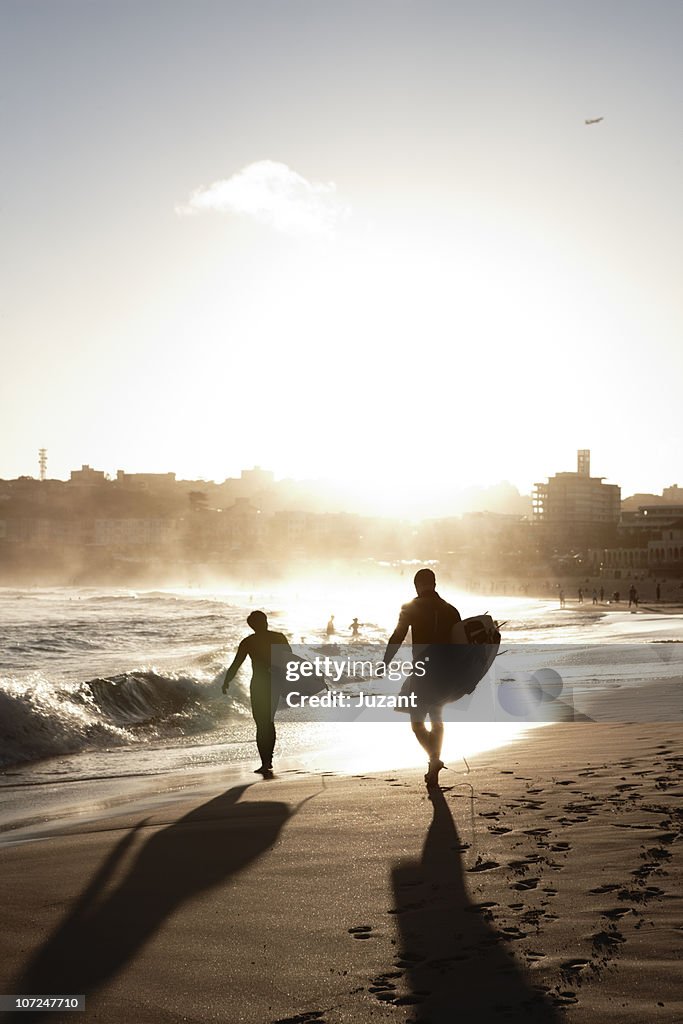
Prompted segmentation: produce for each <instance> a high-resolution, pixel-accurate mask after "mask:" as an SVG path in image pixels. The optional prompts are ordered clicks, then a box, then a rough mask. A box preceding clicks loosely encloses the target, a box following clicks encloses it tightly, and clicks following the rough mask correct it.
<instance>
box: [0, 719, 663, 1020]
mask: <svg viewBox="0 0 683 1024" xmlns="http://www.w3.org/2000/svg"><path fill="white" fill-rule="evenodd" d="M682 737H683V727H682V726H676V725H667V724H656V725H607V724H600V725H598V724H588V725H587V724H582V723H572V724H562V725H553V726H550V727H547V728H543V729H537V730H534V731H533V732H532V733H530V734H529V735H528V736H527V737H526V738H525V739H523V740H521V741H519V742H518V743H516V744H515V745H514V746H510V747H503V748H500V749H498V750H496V751H493V752H491V751H489V752H487V753H483V754H480V755H477V756H476V757H474V758H472V760H471V767H472V770H471V772H470V774H469V775H466V774H465V773H464V769H463V766H462V763H460V764H456V763H454V764H453V766H452V768H451V770H449V771H448V772H444V773H443V775H442V782H443V790H441V791H439V792H438V793H436V794H434V796H433V797H432V798H431V799H430V798H429V797H428V795H427V793H426V791H425V788H424V785H423V783H422V778H421V772H420V771H418V770H416V769H415V770H408V769H406V770H402V771H400V772H389V771H386V772H381V773H377V774H374V775H365V776H351V777H349V776H344V775H335V774H331V773H326V774H312V773H309V772H306V771H301V770H292V771H290V772H285V773H283V774H282V775H279V776H277V777H276V778H275V779H273V780H272V781H261V780H258V781H257V782H256V783H254V782H253V778H254V776H250V777H247V776H244V775H242V776H240V775H239V774H237V773H233V774H232V775H230V776H228V775H227V774H226V773H223V772H220V771H217V770H212V771H202V772H195V773H186V774H184V775H178V774H170V775H166V776H163V777H156V778H151V779H149V780H147V783H146V788H145V785H143V784H142V783H141V781H140V780H136V783H135V788H134V789H132V788H131V789H130V790H128V791H127V790H126V786H127V782H126V780H120V791H119V793H118V794H117V796H116V798H112V799H110V800H109V802H108V804H107V806H103V805H101V804H100V805H99V806H93V805H92V801H91V802H90V803H89V802H88V800H87V799H84V801H83V803H82V806H75V807H74V808H73V809H72V813H71V814H69V815H63V816H61V817H60V818H59V820H55V821H52V822H50V821H48V822H43V823H42V825H41V826H40V830H38V828H37V827H36V825H35V823H31V824H27V825H26V827H25V828H24V830H23V831H6V832H4V833H3V834H2V835H1V836H0V839H2V843H1V844H0V888H1V891H2V903H3V908H4V914H3V917H4V924H5V927H4V929H3V931H2V936H1V938H0V954H1V955H0V963H1V964H2V967H1V968H0V970H1V972H2V982H1V984H0V991H2V992H5V993H27V994H39V993H40V994H48V993H60V994H64V993H85V994H86V1011H85V1014H84V1015H83V1016H77V1017H76V1019H77V1020H78V1019H81V1020H83V1019H84V1020H93V1021H103V1022H112V1024H114V1022H116V1024H119V1022H121V1024H124V1022H125V1024H129V1022H141V1024H142V1022H162V1021H164V1022H166V1021H197V1022H198V1021H221V1022H228V1024H233V1022H235V1024H237V1022H245V1024H270V1022H279V1024H281V1022H285V1021H286V1022H288V1024H315V1022H317V1024H324V1022H327V1024H342V1022H348V1024H351V1022H354V1024H365V1022H368V1024H369V1022H376V1024H381V1022H383V1021H394V1022H420V1024H427V1022H431V1024H442V1022H443V1024H446V1022H452V1021H454V1020H457V1019H460V1018H461V1017H462V1019H468V1018H469V1019H473V1020H477V1021H478V1022H481V1021H485V1022H488V1021H514V1022H517V1021H519V1022H522V1021H524V1022H527V1021H530V1022H536V1021H538V1022H546V1024H554V1022H556V1021H567V1022H570V1024H574V1022H576V1024H589V1022H590V1024H594V1022H597V1021H599V1022H601V1024H611V1022H615V1024H616V1022H620V1024H621V1022H624V1024H647V1022H649V1021H653V1022H654V1021H656V1022H662V1024H664V1022H666V1024H674V1022H678V1021H680V1020H681V1019H683V1003H681V1001H680V999H679V995H680V991H679V990H680V985H679V978H680V968H679V962H678V957H679V955H680V947H681V938H682V937H683V906H682V902H681V884H680V883H681V860H682V857H683V839H681V838H680V837H681V812H680V796H681V794H682V793H683V780H682V778H681V768H682V767H683V754H682V751H681V738H682ZM401 742H412V738H411V737H410V736H409V735H403V734H402V736H401ZM127 796H128V797H129V798H130V799H127ZM37 835H41V836H42V838H33V839H30V840H29V839H28V837H29V836H34V837H35V836H37ZM677 999H678V1000H679V1001H678V1002H677ZM17 1019H18V1020H19V1019H21V1020H27V1019H31V1017H30V1015H28V1014H25V1013H24V1014H22V1016H21V1017H19V1016H18V1015H17ZM45 1019H46V1020H50V1021H58V1020H67V1019H71V1020H73V1019H74V1018H73V1015H67V1014H58V1013H50V1014H49V1015H47V1014H46V1015H45Z"/></svg>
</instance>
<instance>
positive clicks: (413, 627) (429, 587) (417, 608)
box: [384, 569, 461, 788]
mask: <svg viewBox="0 0 683 1024" xmlns="http://www.w3.org/2000/svg"><path fill="white" fill-rule="evenodd" d="M413 582H414V584H415V589H416V591H417V597H415V598H413V600H412V601H409V602H408V603H407V604H404V605H403V606H402V607H401V612H400V614H399V617H398V623H397V625H396V629H395V630H394V632H393V633H392V634H391V636H390V638H389V642H388V644H387V649H386V652H385V654H384V664H385V665H388V664H389V663H390V662H391V661H393V659H394V657H395V655H396V652H397V651H398V649H399V647H400V646H401V644H402V643H403V641H404V640H405V638H406V636H407V635H408V630H410V631H411V639H412V643H413V645H415V644H426V645H432V644H433V645H438V646H434V647H432V648H431V649H430V651H429V656H430V668H429V671H428V672H427V673H426V674H425V675H424V676H417V675H412V676H409V677H408V679H407V680H406V682H405V683H404V685H403V687H402V690H401V692H402V693H403V692H404V691H408V690H409V691H410V692H411V693H414V694H415V695H416V697H417V700H416V706H415V708H414V709H413V710H412V711H411V715H410V719H411V726H412V730H413V732H414V734H415V736H416V738H417V741H418V743H419V744H420V746H421V747H422V749H423V750H424V751H425V752H426V753H427V755H428V757H429V766H428V768H427V774H426V775H425V782H426V783H427V786H428V788H432V787H434V786H437V785H438V783H439V772H440V771H441V769H442V768H445V767H446V766H445V765H444V763H443V761H442V760H441V747H442V744H443V705H442V703H439V702H437V701H436V699H435V698H436V691H437V690H438V678H437V677H438V676H439V675H440V674H441V673H443V672H448V668H449V664H448V662H449V659H448V657H446V658H445V659H444V658H440V657H439V650H441V653H442V654H446V655H447V648H446V647H445V645H447V644H450V641H451V630H452V629H453V626H454V625H455V624H456V622H460V621H461V619H460V612H459V611H458V609H457V608H454V607H453V605H452V604H448V602H447V601H444V599H443V598H442V597H440V596H439V594H437V592H436V576H435V575H434V573H433V572H432V570H431V569H420V570H418V572H416V573H415V578H414V580H413ZM440 661H442V662H443V664H441V665H440V664H439V662H440ZM435 684H436V685H435ZM428 718H429V722H430V728H429V729H428V728H427V724H426V722H427V719H428Z"/></svg>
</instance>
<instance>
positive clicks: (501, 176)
mask: <svg viewBox="0 0 683 1024" xmlns="http://www.w3.org/2000/svg"><path fill="white" fill-rule="evenodd" d="M0 39H1V41H0V82H1V88H0V125H1V129H2V135H1V138H2V150H3V152H2V162H1V167H0V181H1V183H2V188H1V191H0V261H1V262H0V288H1V289H2V294H1V302H2V318H1V320H0V330H1V332H2V362H1V364H0V365H1V373H0V438H1V444H0V477H5V478H12V477H15V476H17V475H20V474H30V475H37V473H38V466H37V452H38V449H39V448H41V447H46V448H47V449H48V475H49V476H51V477H61V478H66V477H68V474H69V471H70V470H71V469H73V468H76V467H79V466H80V465H81V464H83V463H87V464H90V465H91V466H93V467H95V468H98V469H104V470H105V471H107V472H109V473H115V472H116V470H117V469H125V470H126V471H127V472H166V471H175V472H176V473H177V474H178V476H179V477H185V478H206V479H216V480H222V479H224V478H225V477H228V476H233V475H237V474H238V473H239V471H240V469H241V468H242V467H247V466H251V465H255V464H258V465H262V466H265V467H268V468H270V469H272V470H273V471H274V472H275V473H276V475H277V476H278V477H296V478H320V479H332V480H335V481H342V482H346V483H347V484H348V487H349V492H350V493H356V494H357V493H358V492H359V491H367V492H368V493H376V494H377V495H378V496H379V495H381V496H382V501H383V504H384V506H386V504H387V495H389V498H390V501H389V503H390V504H394V503H395V507H396V510H397V512H400V511H401V501H402V497H401V495H402V494H406V493H408V492H410V493H411V494H412V501H413V503H414V495H415V490H416V489H417V490H418V491H419V489H420V487H421V486H424V488H425V492H427V491H429V492H430V493H433V491H434V489H435V488H438V486H439V483H440V481H442V480H443V481H444V486H446V484H447V485H448V488H449V490H450V489H452V487H453V482H454V481H456V482H457V484H458V485H459V486H462V487H463V488H465V487H469V486H473V485H488V484H492V483H495V482H497V481H500V480H509V481H511V482H512V483H513V484H514V485H515V486H517V487H518V488H519V489H520V491H522V492H528V491H529V489H530V488H531V486H532V485H533V483H534V482H535V481H537V480H543V479H545V478H546V477H547V476H548V475H550V474H552V473H554V472H556V471H560V470H568V469H574V468H575V452H576V449H577V448H590V449H591V450H592V453H593V458H592V469H593V472H594V473H595V474H596V475H600V476H604V477H606V478H607V479H608V480H609V481H610V482H615V483H619V484H621V487H622V493H623V495H624V496H626V495H627V494H630V493H633V492H636V491H654V492H659V491H661V489H662V487H663V486H667V485H669V484H671V483H673V482H675V481H678V482H681V483H683V471H682V468H683V467H682V466H681V451H682V450H683V445H682V444H681V441H682V436H681V435H682V432H683V431H682V429H681V413H680V391H681V385H680V382H681V379H682V371H683V347H682V346H681V344H680V341H681V337H682V336H683V295H682V293H681V288H680V280H681V269H682V268H681V249H682V247H683V191H682V190H681V189H680V180H681V177H682V174H683V169H682V158H683V133H681V131H680V117H681V111H682V109H683V67H682V65H681V61H680V48H681V41H682V39H683V6H682V5H679V4H672V3H670V2H669V0H654V2H653V0H647V2H635V3H634V2H630V0H618V2H611V0H602V2H601V3H600V4H598V5H595V4H593V3H586V2H583V0H578V2H576V0H575V2H574V3H572V4H557V3H554V2H550V0H548V2H528V0H518V2H509V0H501V2H491V0H483V2H474V0H473V2H469V3H461V2H459V0H445V2H441V0H419V2H418V0H415V2H406V0H371V2H368V0H363V2H356V0H343V2H341V0H339V2H337V0H305V2H304V0H235V2H232V0H220V2H217V0H187V2H178V0H163V2H149V0H134V2H129V0H109V2H105V0H40V2H38V0H0ZM596 117H603V118H604V120H603V121H601V122H600V123H598V124H594V125H586V124H585V123H584V122H585V119H586V118H596ZM424 511H425V514H428V512H429V509H428V508H425V510H424Z"/></svg>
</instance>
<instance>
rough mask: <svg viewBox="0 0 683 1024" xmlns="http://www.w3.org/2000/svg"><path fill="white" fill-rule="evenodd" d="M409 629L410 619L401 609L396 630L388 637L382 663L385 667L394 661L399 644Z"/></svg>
mask: <svg viewBox="0 0 683 1024" xmlns="http://www.w3.org/2000/svg"><path fill="white" fill-rule="evenodd" d="M409 629H410V618H409V616H408V613H407V612H406V610H405V609H404V608H401V614H400V615H399V617H398V622H397V623H396V629H395V630H394V632H393V633H392V634H391V636H390V637H389V643H388V644H387V649H386V651H385V652H384V658H383V661H384V664H385V665H388V664H389V662H390V661H393V660H394V657H395V655H396V652H397V651H398V649H399V647H400V646H401V644H402V643H403V641H404V640H405V638H406V637H407V635H408V630H409Z"/></svg>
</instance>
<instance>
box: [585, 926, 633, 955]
mask: <svg viewBox="0 0 683 1024" xmlns="http://www.w3.org/2000/svg"><path fill="white" fill-rule="evenodd" d="M591 941H592V943H593V948H594V949H596V950H599V951H600V952H602V953H606V952H607V953H610V952H612V951H613V950H616V949H618V948H619V946H620V945H621V944H622V943H623V942H626V939H625V938H624V936H623V935H622V934H621V932H618V931H616V930H615V931H608V932H596V933H595V935H593V936H591Z"/></svg>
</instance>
